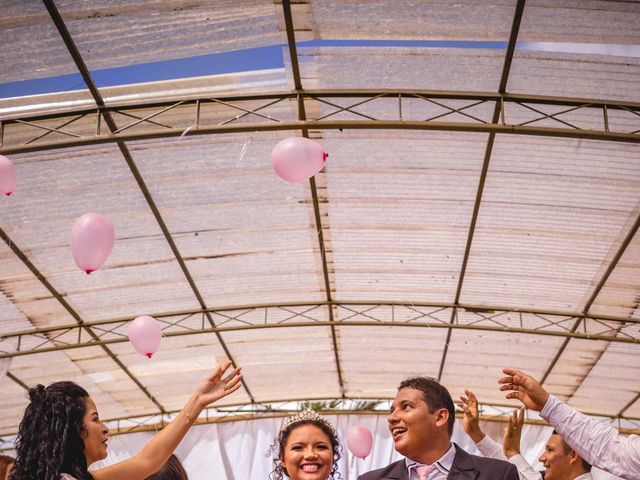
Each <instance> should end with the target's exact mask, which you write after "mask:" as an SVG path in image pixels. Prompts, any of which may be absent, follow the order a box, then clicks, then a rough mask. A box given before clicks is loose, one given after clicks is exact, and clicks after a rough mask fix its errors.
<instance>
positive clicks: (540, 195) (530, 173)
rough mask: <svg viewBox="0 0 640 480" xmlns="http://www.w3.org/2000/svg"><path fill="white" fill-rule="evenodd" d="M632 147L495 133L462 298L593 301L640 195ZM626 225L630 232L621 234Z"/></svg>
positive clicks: (531, 303) (568, 305) (518, 303)
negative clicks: (503, 135) (495, 136)
mask: <svg viewBox="0 0 640 480" xmlns="http://www.w3.org/2000/svg"><path fill="white" fill-rule="evenodd" d="M634 150H635V148H631V149H629V148H627V147H626V146H621V145H618V144H605V143H600V142H593V141H586V140H551V139H544V140H540V139H534V138H528V137H520V138H518V139H514V138H509V137H498V138H497V139H496V142H495V146H494V149H493V155H492V160H491V165H490V167H489V173H488V176H487V180H486V185H485V191H484V196H483V204H482V206H481V208H480V211H479V216H478V223H477V227H476V232H475V236H474V241H473V245H472V248H471V256H470V260H469V264H468V268H467V274H466V277H465V282H464V285H463V290H462V301H463V303H470V304H476V303H478V302H486V301H487V300H486V299H487V298H488V296H490V297H492V301H494V302H496V303H497V304H499V305H506V304H508V305H511V306H513V307H520V308H527V307H535V308H551V309H556V310H568V311H574V310H577V309H579V308H580V307H581V306H582V305H583V304H584V302H586V301H587V299H588V296H589V295H590V293H591V291H592V289H593V288H594V286H595V284H596V283H597V282H598V280H599V279H600V276H601V275H602V274H603V273H604V270H605V269H606V268H607V266H608V262H609V261H610V259H611V258H612V256H613V254H614V253H615V249H616V248H617V246H618V244H619V241H620V240H619V238H620V232H621V230H622V229H623V227H624V226H625V225H626V224H627V222H628V220H629V217H630V215H631V214H632V213H633V211H634V209H635V206H636V203H637V191H638V175H639V174H640V170H638V169H637V168H636V164H637V158H636V156H635V155H634V154H633V152H634ZM625 233H626V232H625Z"/></svg>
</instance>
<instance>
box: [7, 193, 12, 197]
mask: <svg viewBox="0 0 640 480" xmlns="http://www.w3.org/2000/svg"><path fill="white" fill-rule="evenodd" d="M12 193H13V192H5V195H6V196H7V197H10V196H11V194H12Z"/></svg>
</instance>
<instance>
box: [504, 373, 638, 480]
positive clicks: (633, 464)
mask: <svg viewBox="0 0 640 480" xmlns="http://www.w3.org/2000/svg"><path fill="white" fill-rule="evenodd" d="M503 373H504V374H505V375H506V376H505V377H502V378H500V379H499V380H498V383H500V384H501V386H500V390H502V391H510V392H509V393H508V394H507V396H506V397H507V398H515V399H518V400H520V401H521V402H522V403H523V404H524V405H525V406H526V407H527V408H530V409H531V410H536V411H539V412H540V416H541V417H542V418H544V419H545V420H546V421H547V422H549V423H550V424H551V425H552V426H553V427H554V428H555V429H556V431H557V432H558V433H559V434H560V435H561V436H562V438H563V439H564V441H565V442H566V443H567V444H568V445H569V447H571V448H572V449H573V450H575V451H576V452H577V454H578V455H579V456H580V457H582V458H583V459H585V460H586V461H587V462H589V463H590V464H592V465H593V466H594V467H597V468H600V469H602V470H605V471H607V472H609V473H612V474H614V475H617V476H618V477H622V478H625V479H628V480H638V479H639V478H640V436H638V435H629V436H628V437H624V436H623V435H621V434H620V433H619V432H618V431H617V430H616V429H615V428H614V427H610V426H608V425H604V424H602V423H600V422H598V421H596V420H594V419H593V418H589V417H588V416H586V415H583V414H582V413H580V412H578V411H576V410H574V409H573V408H571V407H569V406H568V405H566V404H564V403H562V402H561V401H560V400H558V399H557V398H555V397H554V396H553V395H549V393H547V391H546V390H545V389H544V388H542V386H541V385H540V384H539V383H538V382H537V381H535V380H534V379H533V378H532V377H531V376H529V375H527V374H526V373H523V372H520V371H518V370H513V369H510V368H505V369H504V370H503Z"/></svg>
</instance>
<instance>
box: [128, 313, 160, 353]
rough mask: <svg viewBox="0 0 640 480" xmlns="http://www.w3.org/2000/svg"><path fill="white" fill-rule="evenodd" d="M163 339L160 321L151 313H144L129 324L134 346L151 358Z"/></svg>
mask: <svg viewBox="0 0 640 480" xmlns="http://www.w3.org/2000/svg"><path fill="white" fill-rule="evenodd" d="M160 340H162V328H161V327H160V322H158V321H157V320H156V319H155V318H153V317H150V316H149V315H142V316H140V317H138V318H136V319H135V320H134V321H133V322H131V323H130V324H129V341H130V342H131V344H132V345H133V348H135V349H136V351H138V353H141V354H142V355H145V356H147V357H149V358H151V356H152V355H153V354H154V353H156V350H158V347H159V346H160Z"/></svg>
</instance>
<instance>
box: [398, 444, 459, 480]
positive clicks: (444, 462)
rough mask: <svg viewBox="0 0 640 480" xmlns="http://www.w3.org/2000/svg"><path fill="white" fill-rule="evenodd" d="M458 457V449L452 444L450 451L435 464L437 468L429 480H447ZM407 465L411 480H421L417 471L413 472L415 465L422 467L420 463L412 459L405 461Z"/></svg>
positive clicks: (431, 473)
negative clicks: (454, 460) (455, 458)
mask: <svg viewBox="0 0 640 480" xmlns="http://www.w3.org/2000/svg"><path fill="white" fill-rule="evenodd" d="M455 456H456V447H455V446H454V445H453V443H452V444H450V447H449V450H447V453H445V454H444V455H443V456H442V457H440V459H439V460H438V461H437V462H436V463H435V465H436V468H435V469H433V470H432V471H431V472H430V473H429V475H428V476H427V479H428V480H446V479H447V476H448V475H449V470H451V466H452V465H453V459H454V457H455ZM404 461H405V463H406V464H407V470H409V480H419V479H418V475H417V474H416V472H415V471H413V470H412V467H413V466H415V465H421V464H420V462H416V461H415V460H411V459H410V458H408V457H407V458H405V459H404Z"/></svg>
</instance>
